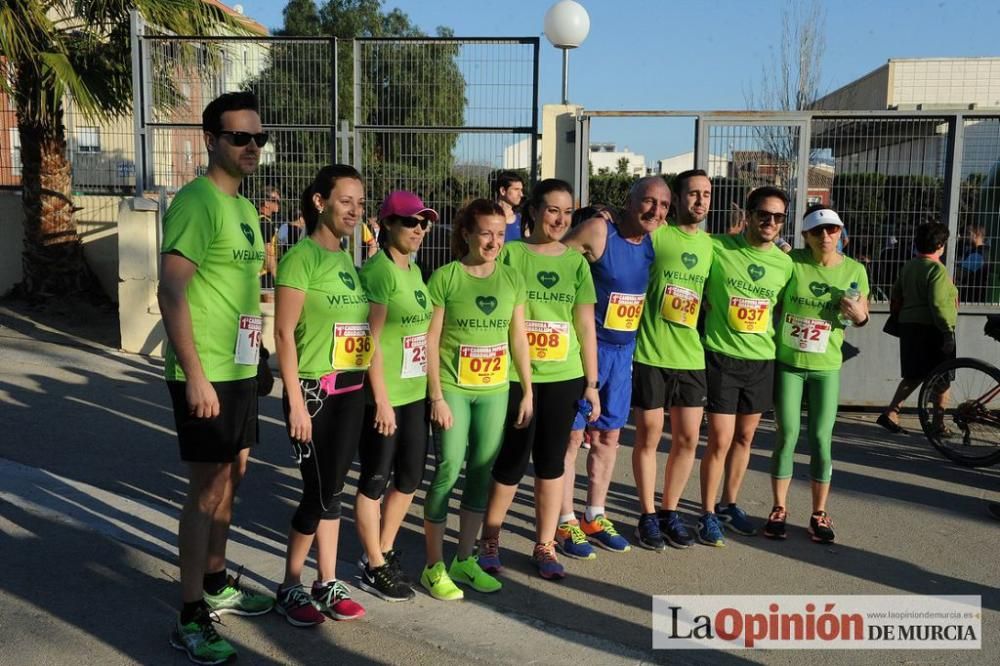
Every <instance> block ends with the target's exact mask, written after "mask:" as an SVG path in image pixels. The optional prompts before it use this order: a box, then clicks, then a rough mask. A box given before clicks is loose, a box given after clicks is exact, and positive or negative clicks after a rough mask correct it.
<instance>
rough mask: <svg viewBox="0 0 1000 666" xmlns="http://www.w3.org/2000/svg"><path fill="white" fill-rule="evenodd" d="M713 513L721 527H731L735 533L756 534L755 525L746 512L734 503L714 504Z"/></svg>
mask: <svg viewBox="0 0 1000 666" xmlns="http://www.w3.org/2000/svg"><path fill="white" fill-rule="evenodd" d="M715 515H716V516H717V517H718V518H719V522H720V523H722V525H723V527H726V528H728V529H731V530H732V531H734V532H736V533H737V534H742V535H743V536H754V535H755V534H757V527H756V526H755V525H754V524H753V523H752V522H751V521H750V517H749V516H748V515H747V512H746V511H744V510H743V509H741V508H740V507H738V506H736V505H735V504H730V505H729V506H725V507H724V506H721V505H719V504H716V505H715Z"/></svg>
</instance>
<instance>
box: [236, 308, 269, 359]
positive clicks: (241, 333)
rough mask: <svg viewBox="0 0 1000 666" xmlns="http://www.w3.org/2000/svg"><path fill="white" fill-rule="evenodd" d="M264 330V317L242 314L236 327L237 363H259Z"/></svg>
mask: <svg viewBox="0 0 1000 666" xmlns="http://www.w3.org/2000/svg"><path fill="white" fill-rule="evenodd" d="M263 330H264V319H263V318H262V317H258V316H257V315H240V323H239V328H238V329H236V354H235V356H234V357H233V361H234V362H235V363H236V364H237V365H257V361H258V359H260V336H261V332H262V331H263Z"/></svg>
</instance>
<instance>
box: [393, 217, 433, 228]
mask: <svg viewBox="0 0 1000 666" xmlns="http://www.w3.org/2000/svg"><path fill="white" fill-rule="evenodd" d="M396 220H397V221H398V222H399V223H400V224H402V225H403V226H404V227H406V228H407V229H413V228H414V227H416V226H418V225H419V226H420V228H421V229H422V230H423V231H427V227H429V226H431V223H430V220H421V219H420V218H419V217H400V216H396Z"/></svg>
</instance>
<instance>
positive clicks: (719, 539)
mask: <svg viewBox="0 0 1000 666" xmlns="http://www.w3.org/2000/svg"><path fill="white" fill-rule="evenodd" d="M698 541H700V542H702V543H703V544H705V545H706V546H716V547H718V548H722V547H723V546H725V545H726V540H725V539H724V538H723V536H722V528H721V527H719V519H718V518H716V516H715V514H714V513H706V514H705V515H704V516H702V517H701V518H699V519H698Z"/></svg>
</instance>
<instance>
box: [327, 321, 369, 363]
mask: <svg viewBox="0 0 1000 666" xmlns="http://www.w3.org/2000/svg"><path fill="white" fill-rule="evenodd" d="M371 360H372V336H371V332H370V331H369V330H368V324H334V325H333V369H334V370H364V369H366V368H367V367H368V366H369V364H370V363H371Z"/></svg>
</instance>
